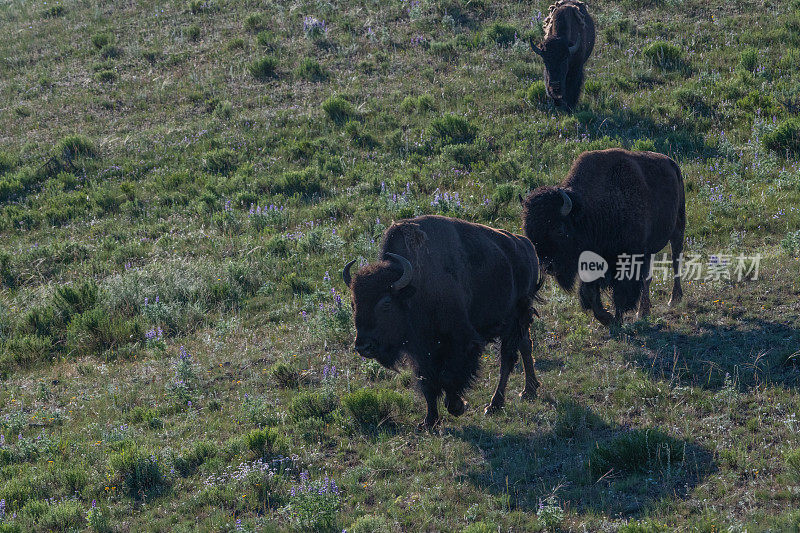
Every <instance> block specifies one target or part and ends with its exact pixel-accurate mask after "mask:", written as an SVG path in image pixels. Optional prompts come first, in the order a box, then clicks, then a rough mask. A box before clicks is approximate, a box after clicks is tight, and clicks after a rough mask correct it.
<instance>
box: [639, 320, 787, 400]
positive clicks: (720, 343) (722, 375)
mask: <svg viewBox="0 0 800 533" xmlns="http://www.w3.org/2000/svg"><path fill="white" fill-rule="evenodd" d="M794 321H795V322H796V321H797V318H795V319H794ZM629 329H633V330H634V331H632V332H631V334H630V335H627V336H626V340H627V341H628V342H629V343H630V344H631V345H632V346H634V347H637V348H638V347H641V346H642V345H644V347H645V348H646V349H647V350H646V351H642V350H639V351H638V352H637V357H635V358H634V361H635V362H636V363H637V364H638V365H639V366H640V367H641V368H642V370H644V371H646V372H648V373H649V374H650V376H651V378H652V379H656V380H663V381H669V382H673V383H677V384H679V385H683V386H694V387H701V388H704V389H707V390H718V389H720V388H722V387H725V386H730V387H735V388H737V389H738V390H740V391H742V392H743V391H747V390H749V389H751V388H752V387H754V386H756V385H764V384H767V385H780V386H783V387H787V388H797V387H798V386H800V329H798V327H797V324H793V323H792V320H791V319H789V320H787V322H786V323H778V322H769V321H766V320H761V319H752V318H745V319H740V321H739V323H738V324H736V325H735V326H734V325H717V324H711V323H708V322H700V323H698V324H696V325H695V326H693V328H692V332H690V333H686V332H684V331H676V330H674V329H670V328H669V327H667V326H664V325H661V324H655V325H650V326H649V327H647V328H643V329H642V330H641V331H636V330H635V329H636V328H635V325H632V326H631V327H630V328H629ZM726 376H727V378H726Z"/></svg>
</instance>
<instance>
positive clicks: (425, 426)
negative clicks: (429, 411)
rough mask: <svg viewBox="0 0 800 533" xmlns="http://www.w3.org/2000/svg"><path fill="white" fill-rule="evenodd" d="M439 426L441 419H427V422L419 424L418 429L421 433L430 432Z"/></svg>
mask: <svg viewBox="0 0 800 533" xmlns="http://www.w3.org/2000/svg"><path fill="white" fill-rule="evenodd" d="M438 424H439V419H438V418H436V419H433V420H429V419H428V418H425V420H423V421H422V422H420V423H419V424H417V429H418V430H419V431H430V430H431V429H433V428H435V427H436V426H437V425H438Z"/></svg>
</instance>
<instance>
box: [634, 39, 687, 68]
mask: <svg viewBox="0 0 800 533" xmlns="http://www.w3.org/2000/svg"><path fill="white" fill-rule="evenodd" d="M642 54H643V55H644V57H645V59H647V60H648V61H649V62H650V64H651V65H653V66H654V67H659V68H661V69H663V70H677V69H679V68H681V67H683V66H684V60H683V50H681V49H680V48H678V47H677V46H675V45H674V44H672V43H668V42H666V41H656V42H653V43H650V44H649V45H647V46H645V47H644V49H643V50H642Z"/></svg>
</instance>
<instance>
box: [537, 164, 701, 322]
mask: <svg viewBox="0 0 800 533" xmlns="http://www.w3.org/2000/svg"><path fill="white" fill-rule="evenodd" d="M523 219H524V221H523V222H524V227H525V234H526V235H527V236H528V238H529V239H530V240H531V241H532V242H533V243H534V245H535V246H536V251H537V253H538V255H539V258H540V260H541V264H542V270H543V271H544V272H545V273H548V274H552V275H553V276H554V277H555V278H556V281H557V282H558V284H559V285H560V286H561V287H562V288H563V289H564V290H566V291H571V290H572V288H573V286H574V284H575V278H576V276H577V275H578V263H579V257H580V255H581V253H583V252H593V253H595V254H597V255H599V256H600V257H602V258H603V259H604V260H605V261H606V263H607V264H608V265H609V268H608V271H607V272H605V275H604V276H602V277H600V278H599V279H597V280H594V281H591V282H585V281H582V282H581V284H580V289H579V295H580V301H581V306H582V307H583V308H584V309H587V310H588V309H591V311H592V313H593V314H594V316H595V317H596V318H597V319H598V320H599V321H600V322H601V323H603V324H605V325H610V324H611V323H612V322H613V321H614V320H617V321H619V320H620V319H621V317H622V315H623V314H624V313H625V312H626V311H630V310H631V309H633V308H634V307H635V306H636V304H637V303H639V314H640V316H642V317H644V316H646V315H647V314H648V313H649V311H650V282H651V278H650V276H649V275H648V274H649V271H650V260H651V256H652V254H655V253H657V252H659V251H661V249H663V248H664V246H666V245H667V243H670V245H671V248H672V267H673V271H674V283H673V287H672V299H671V300H670V304H674V303H676V302H678V301H680V299H681V297H682V295H683V291H682V289H681V283H680V256H681V253H682V251H683V234H684V230H685V228H686V208H685V200H684V189H683V178H682V177H681V171H680V169H679V168H678V165H677V164H676V163H675V162H674V161H673V160H672V159H670V158H669V157H667V156H665V155H662V154H657V153H654V152H629V151H627V150H622V149H618V148H613V149H609V150H598V151H591V152H584V153H583V154H581V155H580V156H579V157H578V158H577V159H576V160H575V162H574V163H573V164H572V168H571V169H570V171H569V173H568V174H567V177H566V178H565V179H564V181H562V182H561V184H560V185H559V186H557V187H539V188H537V189H535V190H534V191H532V192H531V193H530V194H529V195H528V197H527V198H526V199H525V201H524V203H523ZM628 257H630V258H638V259H641V261H642V262H641V264H640V265H639V268H637V269H636V272H634V273H633V275H630V276H628V275H623V274H625V273H623V272H620V270H619V268H618V267H619V265H620V264H624V262H625V260H626V258H628ZM603 289H610V290H611V292H612V295H613V303H614V307H615V315H614V316H612V315H611V313H609V312H608V311H606V310H605V308H604V307H603V304H602V301H601V291H602V290H603Z"/></svg>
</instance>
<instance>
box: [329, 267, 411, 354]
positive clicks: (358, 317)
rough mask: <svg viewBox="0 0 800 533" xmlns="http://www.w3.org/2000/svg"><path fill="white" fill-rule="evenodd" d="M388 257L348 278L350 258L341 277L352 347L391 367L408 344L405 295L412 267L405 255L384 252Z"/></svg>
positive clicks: (407, 318)
mask: <svg viewBox="0 0 800 533" xmlns="http://www.w3.org/2000/svg"><path fill="white" fill-rule="evenodd" d="M386 256H387V258H388V259H386V260H384V261H380V262H378V263H373V264H371V265H367V266H365V267H363V268H362V269H361V270H359V271H358V273H357V274H356V275H355V276H353V277H352V278H351V276H350V268H351V267H352V266H353V263H354V261H350V262H349V263H347V265H345V267H344V270H343V271H342V279H344V282H345V284H347V286H348V287H350V303H351V305H352V306H353V317H354V319H355V324H356V342H355V349H356V351H357V352H358V353H359V354H361V355H362V356H363V357H367V358H370V359H375V360H376V361H378V362H379V363H380V364H382V365H383V366H385V367H387V368H393V367H394V366H395V365H396V364H397V362H398V361H399V360H400V357H401V356H402V351H403V348H404V347H405V346H406V344H407V343H408V334H409V329H410V315H409V307H408V302H407V300H408V298H410V297H411V296H412V295H413V294H414V292H415V289H414V287H412V286H411V285H410V283H411V278H412V275H413V273H414V268H413V267H412V266H411V263H410V262H409V261H408V259H406V258H405V257H402V256H400V255H397V254H393V253H388V252H387V253H386Z"/></svg>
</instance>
